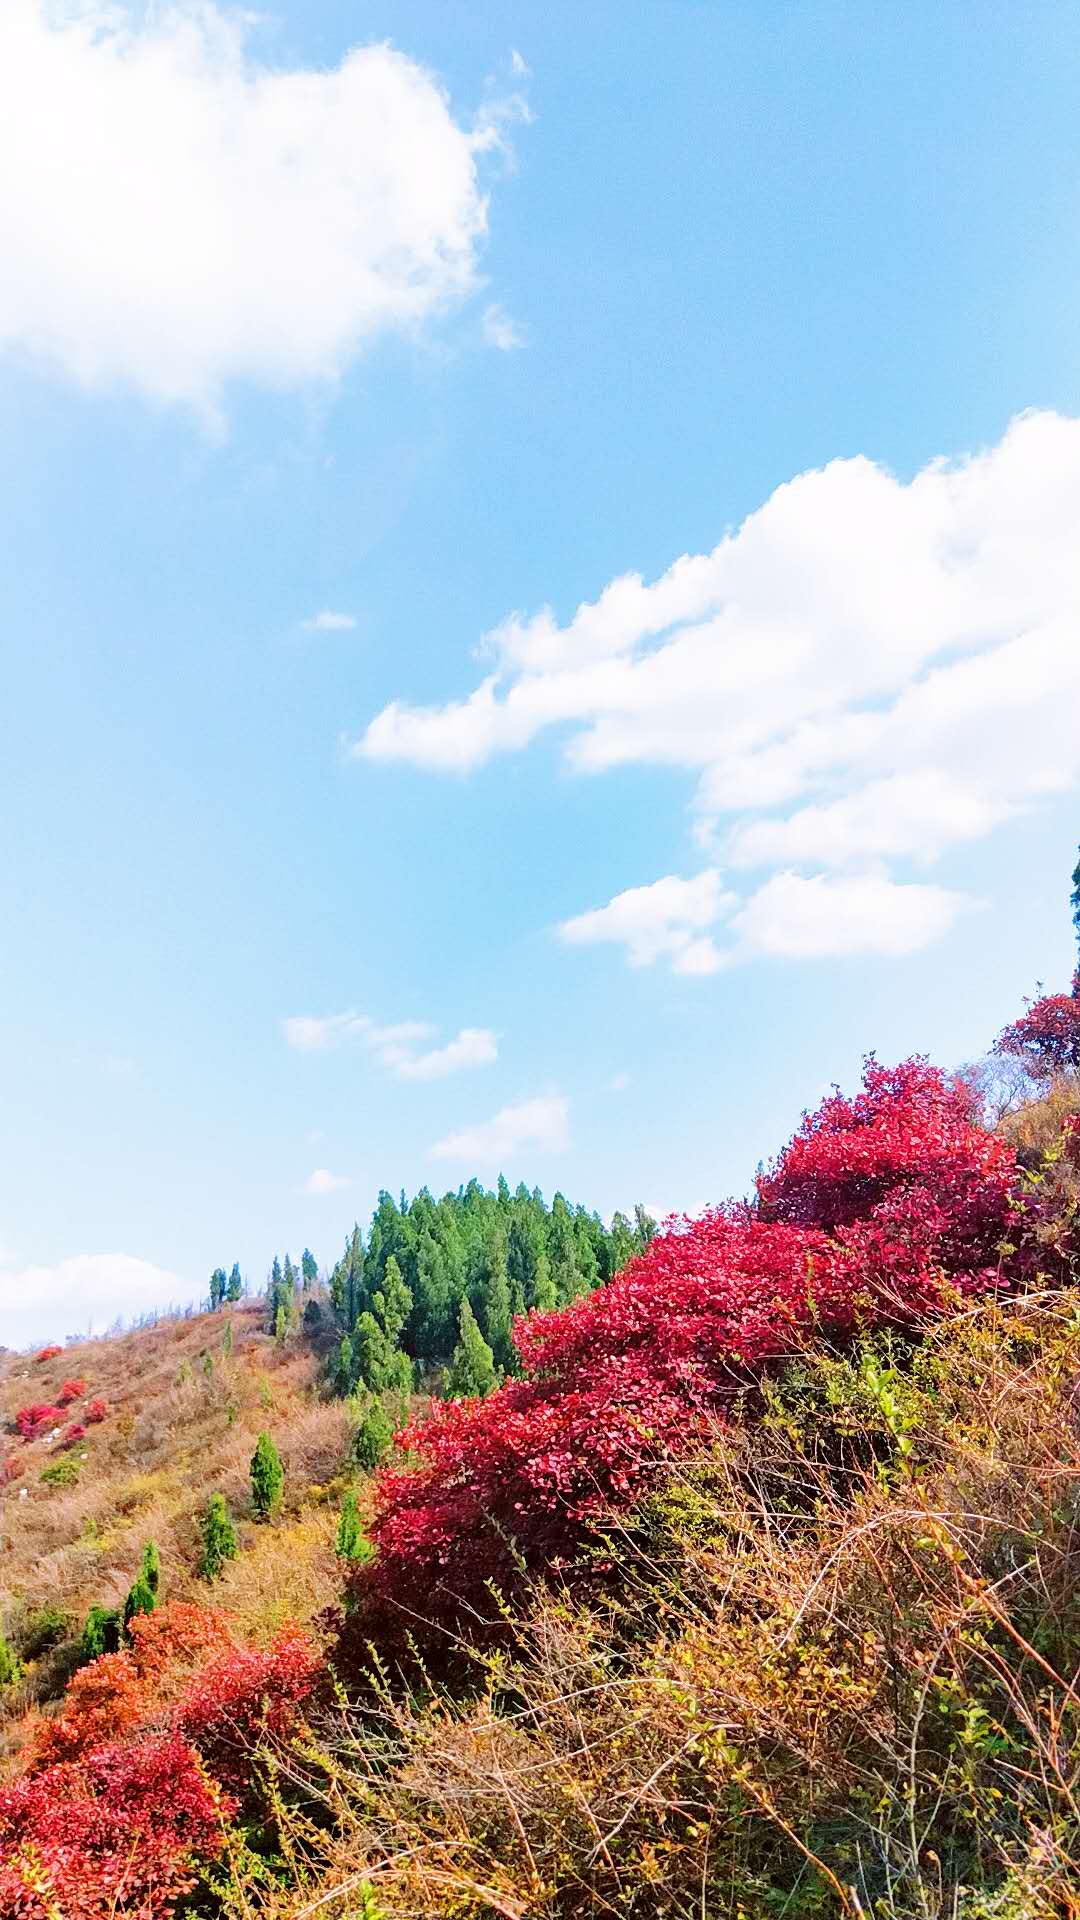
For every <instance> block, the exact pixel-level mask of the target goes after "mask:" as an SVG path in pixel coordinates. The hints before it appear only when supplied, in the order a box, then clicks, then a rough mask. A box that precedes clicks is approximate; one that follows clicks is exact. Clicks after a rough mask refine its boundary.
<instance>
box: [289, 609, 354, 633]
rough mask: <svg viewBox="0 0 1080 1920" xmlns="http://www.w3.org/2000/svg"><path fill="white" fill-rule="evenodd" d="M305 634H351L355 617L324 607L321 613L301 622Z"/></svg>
mask: <svg viewBox="0 0 1080 1920" xmlns="http://www.w3.org/2000/svg"><path fill="white" fill-rule="evenodd" d="M300 625H301V626H302V627H303V629H304V632H305V633H351V631H352V629H353V628H354V627H355V625H356V617H355V615H354V614H351V613H335V612H334V611H333V610H332V609H331V608H330V607H324V608H323V610H322V612H321V613H313V614H312V616H311V618H310V619H309V620H301V622H300Z"/></svg>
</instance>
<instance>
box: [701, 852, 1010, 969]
mask: <svg viewBox="0 0 1080 1920" xmlns="http://www.w3.org/2000/svg"><path fill="white" fill-rule="evenodd" d="M973 904H975V903H974V902H972V901H971V900H970V899H969V898H968V897H967V895H965V894H961V893H951V892H950V891H949V890H948V888H946V887H924V886H912V885H901V884H898V883H897V882H896V881H893V880H888V879H886V878H885V877H884V875H881V874H857V875H852V876H850V877H847V876H833V875H826V874H820V873H819V874H815V875H814V876H813V877H812V878H810V879H808V878H806V877H805V876H804V875H802V874H798V873H776V874H774V875H773V877H772V879H771V880H767V881H766V882H765V885H764V886H763V887H759V889H758V891H757V892H756V893H754V894H752V895H751V897H750V899H749V900H748V901H747V902H746V905H745V906H744V907H743V908H742V910H741V911H740V912H739V913H737V914H736V916H735V918H734V920H733V921H732V923H731V924H732V931H733V933H734V934H735V935H736V937H737V939H738V940H739V946H738V947H737V948H736V949H735V950H734V957H735V958H749V957H750V956H752V955H754V954H769V955H773V956H778V957H780V958H783V959H788V960H816V959H826V958H836V957H839V956H841V955H843V954H860V953H878V954H905V953H915V952H917V951H918V949H919V948H920V947H926V946H929V945H930V943H931V942H932V941H934V940H937V939H938V938H939V937H940V936H941V935H942V934H943V933H945V932H946V931H947V930H948V928H949V927H950V926H951V925H952V923H953V921H954V920H955V919H956V918H957V916H958V914H960V913H963V912H965V911H967V910H968V909H969V908H970V907H971V906H972V905H973Z"/></svg>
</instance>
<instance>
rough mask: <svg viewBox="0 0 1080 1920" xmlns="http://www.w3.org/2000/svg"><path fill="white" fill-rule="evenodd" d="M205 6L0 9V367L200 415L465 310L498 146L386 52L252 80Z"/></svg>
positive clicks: (258, 71)
mask: <svg viewBox="0 0 1080 1920" xmlns="http://www.w3.org/2000/svg"><path fill="white" fill-rule="evenodd" d="M252 27H253V18H252V16H251V15H250V14H245V13H243V12H241V11H239V10H229V11H227V12H226V11H223V10H222V9H221V8H220V7H218V6H217V5H216V4H214V0H175V4H172V5H168V6H165V7H163V8H161V9H158V8H156V7H155V8H152V9H147V12H146V15H145V16H143V17H141V18H140V19H138V20H136V18H135V14H134V12H133V11H129V10H128V9H127V8H126V7H124V6H118V5H115V4H112V3H111V0H3V6H2V7H0V253H2V256H3V261H4V271H3V275H2V280H0V345H2V346H7V347H9V348H11V347H15V348H21V349H24V350H26V351H28V352H30V353H32V354H35V355H39V356H42V357H44V358H46V359H48V360H51V361H52V362H54V363H56V364H58V365H59V366H61V367H62V368H63V369H64V370H65V372H66V373H67V374H69V375H70V376H72V377H73V378H74V379H75V380H77V381H78V382H79V383H80V384H82V385H83V386H86V387H101V386H107V385H110V384H114V383H120V384H124V385H128V386H132V387H134V388H136V389H138V390H139V391H141V392H142V393H144V394H147V395H149V396H151V397H152V398H153V399H155V400H162V401H185V402H190V403H192V404H194V405H195V406H197V407H199V408H201V409H203V410H204V411H205V412H207V413H210V414H212V413H213V412H214V410H215V408H216V407H217V405H218V402H219V396H220V393H221V390H222V387H223V385H224V383H225V382H227V381H229V380H230V379H233V378H241V379H246V380H254V381H258V382H261V383H264V384H266V385H270V386H275V387H292V386H296V385H298V384H300V383H303V382H307V381H310V380H313V379H320V380H321V379H325V378H328V377H333V376H334V375H336V374H338V373H340V372H341V370H342V369H343V368H344V367H345V366H346V365H347V363H348V362H349V361H350V360H351V359H352V358H353V356H354V355H355V354H356V353H358V352H359V351H360V350H361V349H362V348H363V347H364V346H365V345H367V343H368V342H369V341H371V339H372V338H373V337H374V336H375V335H377V334H378V333H380V332H382V331H384V330H386V329H388V328H397V329H405V330H412V329H414V328H416V327H417V326H418V325H419V324H420V323H422V322H423V321H424V320H425V319H427V318H428V317H429V316H430V315H432V314H434V313H436V312H438V311H439V310H441V309H443V308H445V307H446V306H447V305H448V304H450V303H452V302H454V301H456V300H458V299H460V298H462V297H463V296H465V295H467V294H468V293H470V292H471V291H472V290H473V289H474V287H475V286H476V284H477V253H478V248H479V246H480V245H481V243H482V241H483V237H484V233H485V229H486V224H487V205H486V199H485V195H484V192H483V187H482V183H481V181H480V178H479V174H478V163H479V160H480V156H481V154H482V152H483V150H484V149H486V148H490V147H492V146H493V145H495V144H497V143H498V141H499V138H500V134H499V119H498V116H497V115H493V114H491V113H490V112H489V113H487V114H486V115H485V116H483V117H482V118H481V119H480V120H479V121H478V122H477V123H476V124H475V125H473V126H467V125H462V124H460V123H459V122H458V121H457V120H456V119H455V118H454V115H453V114H452V112H451V110H450V106H449V104H448V102H447V99H446V96H445V94H444V93H443V91H442V89H441V88H440V86H439V85H438V84H437V82H436V80H435V79H434V78H433V77H432V75H431V74H430V73H428V72H427V71H425V69H424V68H422V67H420V66H418V65H417V64H416V63H415V62H414V61H412V60H410V59H408V58H407V57H406V56H405V55H404V54H402V53H399V52H397V51H395V49H394V48H392V47H390V46H387V45H372V46H362V47H357V48H354V49H353V50H352V51H351V52H350V53H348V54H347V55H346V56H345V57H344V59H343V60H342V61H341V63H340V65H338V66H336V67H331V68H321V67H312V68H308V69H291V70H289V69H282V68H272V67H270V66H268V65H265V64H262V63H260V62H259V61H258V60H257V59H256V58H255V56H254V54H253V52H252V50H251V34H252Z"/></svg>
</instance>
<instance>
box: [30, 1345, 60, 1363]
mask: <svg viewBox="0 0 1080 1920" xmlns="http://www.w3.org/2000/svg"><path fill="white" fill-rule="evenodd" d="M63 1351H64V1349H63V1347H42V1349H41V1352H40V1353H38V1354H35V1355H34V1358H35V1359H36V1360H55V1359H56V1356H57V1354H58V1353H63Z"/></svg>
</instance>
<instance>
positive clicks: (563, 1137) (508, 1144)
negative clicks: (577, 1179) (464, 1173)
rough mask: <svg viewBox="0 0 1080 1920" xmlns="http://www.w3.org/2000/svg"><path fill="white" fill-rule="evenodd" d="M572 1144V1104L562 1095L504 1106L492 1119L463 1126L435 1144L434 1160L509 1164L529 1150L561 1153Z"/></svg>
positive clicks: (479, 1163)
mask: <svg viewBox="0 0 1080 1920" xmlns="http://www.w3.org/2000/svg"><path fill="white" fill-rule="evenodd" d="M569 1143H570V1102H569V1101H568V1100H566V1099H564V1098H563V1096H562V1095H561V1094H548V1095H545V1096H542V1097H540V1098H538V1099H535V1100H525V1101H523V1102H522V1103H521V1105H520V1106H516V1107H502V1108H500V1110H499V1112H498V1113H497V1114H495V1115H494V1116H493V1118H492V1119H490V1120H483V1121H481V1122H480V1123H479V1124H478V1125H476V1126H471V1127H461V1128H460V1129H459V1130H458V1131H457V1132H456V1133H448V1134H447V1135H446V1138H445V1139H443V1140H438V1141H436V1143H435V1145H434V1146H433V1147H432V1149H431V1157H432V1159H433V1160H456V1161H460V1162H461V1164H462V1165H463V1166H464V1165H467V1166H470V1167H488V1166H503V1165H504V1164H509V1163H510V1162H511V1161H513V1160H514V1159H515V1157H516V1156H517V1155H518V1154H519V1153H520V1152H521V1150H522V1148H524V1147H528V1148H531V1149H533V1150H535V1151H536V1152H539V1153H562V1152H564V1151H565V1149H566V1148H567V1146H568V1145H569Z"/></svg>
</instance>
